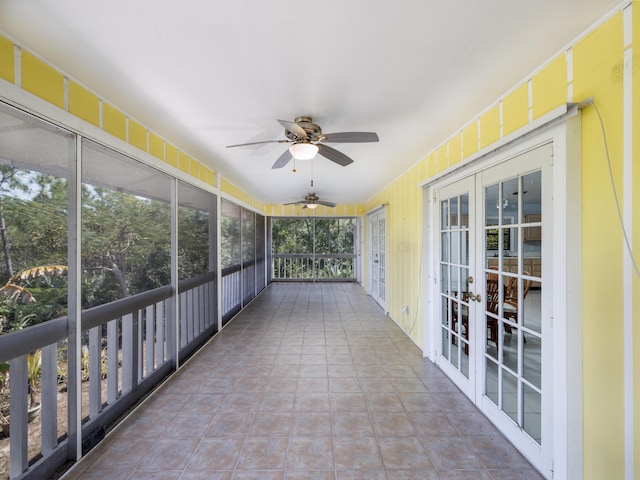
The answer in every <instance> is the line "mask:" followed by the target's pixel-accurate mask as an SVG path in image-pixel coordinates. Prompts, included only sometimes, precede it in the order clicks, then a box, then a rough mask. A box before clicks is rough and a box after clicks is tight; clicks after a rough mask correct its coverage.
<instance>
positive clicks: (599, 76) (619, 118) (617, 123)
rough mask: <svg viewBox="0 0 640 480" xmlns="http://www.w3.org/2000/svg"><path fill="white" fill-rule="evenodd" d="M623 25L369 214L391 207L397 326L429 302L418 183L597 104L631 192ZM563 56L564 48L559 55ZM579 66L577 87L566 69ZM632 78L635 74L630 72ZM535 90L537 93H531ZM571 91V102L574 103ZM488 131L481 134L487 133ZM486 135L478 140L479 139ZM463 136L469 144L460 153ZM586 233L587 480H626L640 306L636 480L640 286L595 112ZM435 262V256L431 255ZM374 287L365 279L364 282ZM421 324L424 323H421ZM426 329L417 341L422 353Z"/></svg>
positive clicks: (617, 17) (385, 194)
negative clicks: (560, 114) (567, 111)
mask: <svg viewBox="0 0 640 480" xmlns="http://www.w3.org/2000/svg"><path fill="white" fill-rule="evenodd" d="M632 8H633V12H632V13H633V15H632V18H633V45H632V46H631V47H632V48H633V46H635V49H634V51H633V53H634V55H633V66H632V67H630V68H632V70H633V76H634V77H633V102H634V103H633V107H634V108H633V122H632V125H633V128H634V130H633V146H632V151H633V181H632V185H633V187H632V190H633V191H632V196H633V205H634V207H635V209H634V211H633V229H632V234H633V235H632V238H633V244H634V252H635V256H636V262H640V67H639V66H640V2H637V1H634V2H632ZM623 28H624V27H623V15H622V10H621V11H619V12H617V13H615V14H614V15H613V16H612V17H610V18H609V19H607V20H606V21H604V22H602V23H601V24H599V25H597V26H595V27H594V28H593V29H592V30H590V31H588V32H586V33H585V34H584V35H583V36H582V37H581V38H580V39H578V40H577V41H576V42H575V43H574V44H573V45H570V46H569V47H568V48H567V52H570V53H562V54H559V55H557V56H555V57H554V58H552V59H550V60H549V61H548V62H546V63H545V64H544V65H542V66H541V67H540V68H539V69H537V70H536V71H535V72H534V73H533V74H532V75H531V76H530V77H528V78H525V79H524V80H523V81H522V82H521V83H520V84H518V85H515V86H514V87H513V88H512V89H511V90H510V91H509V92H507V93H506V94H505V95H504V97H502V98H499V99H496V101H495V102H494V103H493V104H492V105H489V106H488V107H487V109H486V110H484V111H483V112H481V113H479V114H478V116H477V117H476V118H473V119H470V121H469V122H468V123H466V124H465V125H463V126H461V130H460V131H459V132H458V133H455V134H453V135H452V136H451V137H449V138H448V139H447V140H445V141H443V143H441V144H440V145H437V146H435V147H434V148H433V150H432V152H431V153H429V154H428V155H427V156H426V157H425V158H424V159H422V160H420V161H419V162H418V163H417V164H416V165H415V166H414V167H413V168H411V169H410V170H408V171H407V172H405V174H404V175H403V176H401V177H400V178H399V179H397V180H395V181H393V182H392V183H391V184H390V185H388V186H387V187H386V188H384V189H383V190H382V191H380V192H378V193H377V194H376V195H375V196H373V197H372V198H371V199H369V200H368V201H367V202H366V204H365V210H369V209H371V208H373V207H375V206H377V205H380V204H381V203H388V204H389V207H388V228H389V233H388V239H389V241H388V255H389V272H388V293H387V302H388V310H389V314H390V316H391V317H392V318H393V319H394V320H395V321H396V322H397V323H399V324H400V325H401V326H403V327H405V328H406V326H407V324H408V325H409V327H410V326H411V321H408V319H407V318H405V317H406V315H404V314H403V313H402V308H403V307H404V306H405V305H408V306H409V311H410V313H412V312H414V311H415V305H416V303H417V304H418V307H419V306H420V304H421V301H419V302H416V299H417V298H420V297H419V295H422V292H421V290H422V285H421V283H420V279H421V278H422V277H423V273H422V272H420V269H419V265H420V263H421V261H420V258H421V248H422V245H421V240H420V239H421V238H422V225H423V212H422V204H423V203H422V190H421V189H420V188H419V187H418V183H420V182H424V181H425V180H426V179H429V178H431V177H433V176H435V175H437V174H440V173H442V172H443V171H446V170H447V169H450V168H451V167H453V166H454V165H455V164H456V163H457V161H458V160H459V159H458V155H461V158H462V160H464V159H465V158H468V157H469V156H471V155H473V154H474V153H476V152H477V151H478V143H479V144H480V145H479V146H480V148H481V149H486V151H489V150H490V149H491V148H492V145H493V144H494V143H495V142H496V141H498V140H500V139H501V138H504V136H506V135H509V134H513V133H514V132H517V131H518V129H520V128H522V127H524V126H526V125H527V124H529V123H530V122H531V121H533V120H536V119H538V118H540V117H541V116H543V115H544V114H546V113H549V112H551V111H552V110H554V109H555V108H557V107H559V106H561V105H563V104H565V103H567V102H569V101H581V100H584V99H586V98H588V97H591V96H593V97H594V100H595V103H596V105H597V106H598V108H599V110H600V113H601V115H602V118H603V122H604V126H605V130H606V132H607V144H608V147H609V154H610V157H611V163H612V170H613V176H614V181H615V184H616V187H617V190H618V197H619V199H620V202H622V199H623V195H624V191H623V181H624V178H623V160H622V157H623V133H622V132H623V102H624V98H623V82H622V78H623V48H624V45H623ZM559 47H561V46H559ZM567 55H572V58H573V63H572V65H573V71H572V78H573V81H572V82H571V83H570V82H569V76H568V74H567V68H568V67H569V66H570V65H571V64H570V63H569V62H568V61H567ZM628 68H629V66H628ZM529 87H530V88H529ZM571 89H572V94H571ZM478 126H479V127H478ZM478 129H479V136H478ZM459 135H462V144H461V148H460V147H459V144H458V142H459V140H458V139H459ZM582 153H583V158H582V225H583V242H582V252H583V264H582V268H583V281H582V285H581V286H580V287H581V288H582V290H583V297H582V298H583V302H582V309H583V319H582V322H583V332H582V333H583V379H582V380H583V392H582V393H583V398H584V404H583V408H584V421H583V427H584V444H583V448H584V457H583V472H584V478H585V479H594V480H596V479H602V478H607V479H609V478H611V479H614V478H623V477H624V448H625V442H624V377H623V371H624V370H623V368H624V364H623V351H624V349H623V339H624V332H623V305H624V302H625V301H626V302H628V303H632V305H633V312H632V317H633V326H634V329H633V331H634V340H635V342H634V345H635V349H634V360H635V361H634V364H635V370H634V375H635V383H634V386H635V389H634V395H635V397H634V407H635V409H634V419H635V425H634V431H635V434H636V435H635V438H636V441H635V451H636V455H635V478H640V441H638V439H639V438H640V279H639V278H638V277H637V276H634V279H633V295H632V298H626V299H625V298H624V294H623V291H624V289H623V285H624V281H625V279H624V274H623V272H624V265H623V254H624V251H623V240H622V233H621V228H620V224H619V222H618V217H617V213H616V207H615V203H614V198H613V194H612V189H611V185H610V182H609V173H608V168H607V163H606V156H605V154H604V146H603V137H602V133H601V127H600V123H599V121H598V117H597V115H596V112H595V109H594V108H593V107H589V108H586V109H584V110H583V112H582ZM424 253H425V255H431V254H433V252H424ZM365 278H366V277H365ZM418 318H420V319H421V318H422V315H421V313H420V314H419V317H418ZM421 330H422V325H421V322H418V325H417V326H416V327H415V330H414V331H412V332H411V337H412V338H413V339H414V341H416V343H417V344H418V345H422V342H423V338H422V332H421Z"/></svg>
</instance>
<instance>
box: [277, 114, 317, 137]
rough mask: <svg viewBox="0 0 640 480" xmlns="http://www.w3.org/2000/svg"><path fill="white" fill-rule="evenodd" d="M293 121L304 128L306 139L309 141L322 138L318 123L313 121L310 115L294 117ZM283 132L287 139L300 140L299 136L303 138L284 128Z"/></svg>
mask: <svg viewBox="0 0 640 480" xmlns="http://www.w3.org/2000/svg"><path fill="white" fill-rule="evenodd" d="M294 123H296V124H297V125H298V126H299V127H301V128H302V129H304V131H305V132H307V140H309V141H311V142H317V141H319V140H320V139H321V138H322V129H321V128H320V126H319V125H316V124H315V123H313V121H312V120H311V117H296V119H295V120H294ZM284 134H285V136H286V137H287V138H288V139H289V140H293V141H294V142H295V141H298V140H300V139H301V138H302V139H304V137H300V136H298V135H296V134H295V133H294V132H291V131H289V130H287V129H286V128H285V130H284Z"/></svg>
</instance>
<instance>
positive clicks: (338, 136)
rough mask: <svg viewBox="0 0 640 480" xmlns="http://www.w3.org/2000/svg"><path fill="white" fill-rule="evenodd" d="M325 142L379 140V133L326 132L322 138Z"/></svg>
mask: <svg viewBox="0 0 640 480" xmlns="http://www.w3.org/2000/svg"><path fill="white" fill-rule="evenodd" d="M322 141H323V142H336V143H366V142H378V141H380V139H379V138H378V134H377V133H375V132H339V133H325V134H324V135H323V138H322Z"/></svg>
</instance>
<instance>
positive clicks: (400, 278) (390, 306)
mask: <svg viewBox="0 0 640 480" xmlns="http://www.w3.org/2000/svg"><path fill="white" fill-rule="evenodd" d="M443 155H444V153H443ZM445 158H446V157H445ZM441 160H442V159H441ZM425 171H426V163H423V162H421V163H419V164H417V165H415V166H414V167H413V168H412V169H411V170H409V171H408V172H407V173H405V174H404V175H403V176H401V177H400V178H398V179H397V180H396V181H394V182H393V183H392V184H391V185H389V186H388V187H387V188H385V189H384V190H383V191H382V192H380V193H378V194H377V195H376V196H375V197H373V198H371V199H370V200H369V201H367V203H366V204H365V206H364V210H365V211H370V210H372V209H374V208H376V207H379V206H380V205H388V206H387V243H386V246H387V311H388V312H389V316H390V317H391V318H392V319H393V320H394V321H395V322H396V323H397V324H398V325H400V326H401V327H402V329H403V330H405V331H406V332H407V334H408V335H409V336H410V337H411V338H412V339H413V341H414V342H416V344H418V345H422V338H423V333H422V328H423V325H422V321H421V319H422V301H421V295H422V282H421V278H422V270H421V268H420V267H421V265H422V191H421V190H420V189H419V188H418V184H419V183H420V179H421V172H422V176H424V172H425ZM365 238H368V237H366V235H365ZM366 279H367V275H366V274H365V284H367V280H366ZM404 307H408V310H409V312H408V314H407V313H403V312H402V309H403V308H404Z"/></svg>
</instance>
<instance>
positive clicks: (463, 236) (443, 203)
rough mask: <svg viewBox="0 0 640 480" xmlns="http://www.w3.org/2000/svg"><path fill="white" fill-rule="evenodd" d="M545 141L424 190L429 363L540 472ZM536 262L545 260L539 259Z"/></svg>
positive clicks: (547, 294)
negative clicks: (429, 234)
mask: <svg viewBox="0 0 640 480" xmlns="http://www.w3.org/2000/svg"><path fill="white" fill-rule="evenodd" d="M551 157H552V145H551V144H546V145H543V146H540V147H537V148H535V149H532V150H530V151H528V152H526V153H523V154H521V155H518V156H516V157H515V158H512V159H510V160H508V161H505V162H503V163H500V164H498V165H496V166H493V167H490V168H487V169H485V170H483V171H480V172H476V173H474V174H472V175H469V176H467V177H465V178H462V179H460V180H458V181H456V182H454V183H451V184H448V185H444V186H441V187H439V188H436V189H435V190H434V193H435V195H434V196H435V202H434V203H433V210H432V212H431V215H432V219H433V222H432V223H433V226H434V228H433V231H434V233H435V235H434V238H433V245H434V247H435V246H437V252H438V253H437V262H436V263H435V264H434V270H435V271H434V277H435V278H436V288H435V291H434V292H433V296H432V298H434V299H435V302H434V305H435V313H436V318H437V319H438V322H437V327H436V326H434V329H435V331H434V333H435V334H436V345H437V347H436V351H437V354H436V362H437V363H438V365H439V366H440V367H441V368H442V370H443V371H444V372H445V373H446V374H447V375H448V376H449V377H450V378H451V379H452V380H453V381H454V382H455V383H456V384H457V385H458V387H460V388H461V389H462V391H463V392H464V393H465V394H466V395H467V396H468V397H469V398H470V399H471V400H472V401H473V402H474V403H475V404H476V405H477V406H478V407H479V408H480V409H481V410H482V411H483V412H484V413H485V414H486V415H487V416H488V417H489V418H490V419H491V420H492V421H493V422H494V423H495V424H496V426H498V428H499V429H500V430H501V431H502V432H503V433H505V435H507V437H508V438H509V439H510V440H511V441H512V442H513V443H514V444H515V445H516V447H518V449H519V450H520V451H521V452H522V453H523V454H524V455H525V456H526V457H527V458H528V459H529V460H530V461H531V462H532V463H533V464H534V465H536V466H537V467H538V468H539V469H540V470H541V471H543V473H544V472H545V470H546V466H547V465H550V464H551V462H550V458H551V451H552V443H553V440H552V439H553V425H552V423H553V422H552V411H553V409H552V401H553V398H552V391H551V385H552V378H553V372H552V371H550V368H551V365H552V364H553V362H552V354H553V351H552V348H551V347H552V342H551V340H550V339H551V335H550V334H551V328H550V327H551V308H550V305H551V301H552V298H551V295H552V291H551V288H547V284H546V280H545V279H546V278H547V276H548V273H549V272H544V275H543V271H542V265H543V262H542V252H543V251H544V252H545V255H549V256H550V255H551V250H552V249H551V245H550V243H551V242H550V241H549V242H548V243H549V248H545V247H544V245H545V238H550V236H549V231H548V230H550V229H545V225H548V224H549V225H550V224H551V221H550V219H551V211H552V195H551V187H550V185H551V183H552V182H551ZM545 265H549V261H548V260H545Z"/></svg>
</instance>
